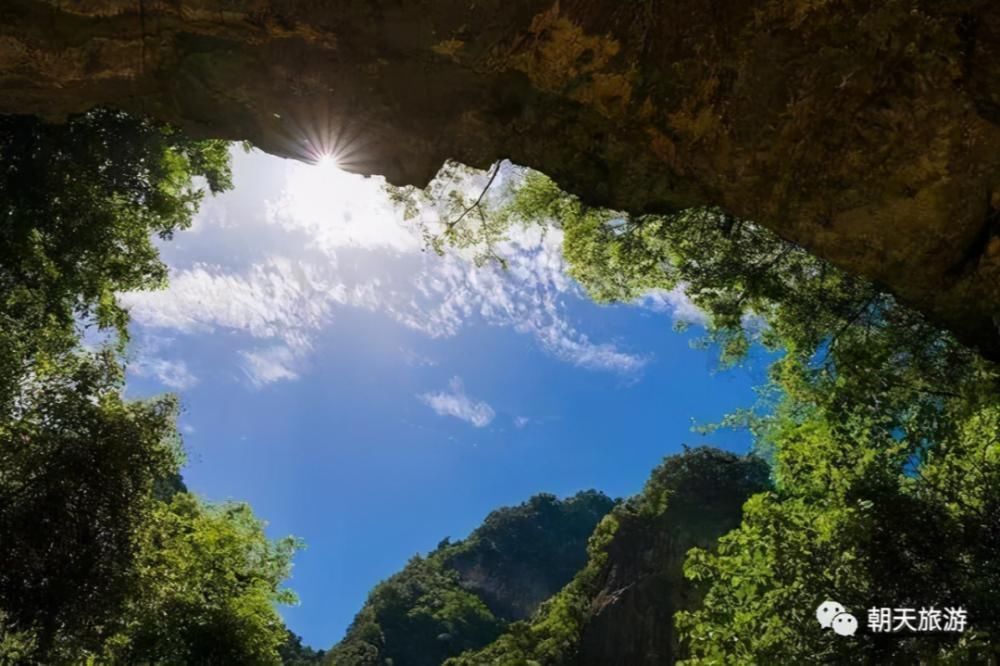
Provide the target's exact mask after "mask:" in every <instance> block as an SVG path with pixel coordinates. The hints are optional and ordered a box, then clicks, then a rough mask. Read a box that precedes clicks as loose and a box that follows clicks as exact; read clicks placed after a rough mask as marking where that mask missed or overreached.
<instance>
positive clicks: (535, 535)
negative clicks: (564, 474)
mask: <svg viewBox="0 0 1000 666" xmlns="http://www.w3.org/2000/svg"><path fill="white" fill-rule="evenodd" d="M613 506H614V501H613V500H611V499H609V498H608V497H607V496H606V495H604V494H603V493H599V492H596V491H592V490H591V491H585V492H581V493H578V494H576V495H574V496H572V497H569V498H566V499H564V500H559V499H557V498H556V497H555V496H554V495H548V494H540V495H536V496H534V497H532V498H531V499H530V500H528V501H527V502H525V503H523V504H521V505H519V506H515V507H507V508H503V509H498V510H496V511H493V512H492V513H490V515H489V516H487V517H486V519H485V520H484V521H483V524H482V525H481V526H480V527H478V528H476V529H475V530H474V531H473V532H472V533H471V534H470V535H469V536H468V538H466V539H463V540H461V541H457V542H454V543H452V542H450V541H449V540H448V539H445V540H444V541H442V542H441V544H440V545H439V546H438V547H437V548H436V549H435V550H434V551H433V552H431V553H429V554H428V555H427V556H426V557H421V556H415V557H414V558H413V559H411V560H410V562H409V563H408V564H407V565H406V567H404V568H403V570H402V571H400V572H399V573H397V574H395V575H394V576H392V577H390V578H389V579H387V580H385V581H383V582H382V583H379V584H378V585H377V586H376V587H375V588H374V589H373V590H372V592H371V594H370V596H369V598H368V601H367V602H366V603H365V605H364V607H363V608H362V609H361V611H359V613H358V615H357V617H355V619H354V622H353V623H352V624H351V627H350V628H349V629H348V631H347V635H346V636H345V638H344V639H343V640H342V641H341V642H340V643H339V644H338V645H336V646H335V647H334V648H333V649H332V650H330V652H329V653H328V655H327V657H326V663H330V664H336V665H338V666H361V665H366V664H372V665H374V664H385V663H392V664H394V666H409V665H414V666H424V665H426V666H437V665H438V664H440V663H441V662H443V661H444V660H445V659H446V658H448V657H450V656H456V655H458V654H461V653H462V652H464V651H466V650H471V649H477V648H480V647H483V646H484V645H487V644H488V643H489V642H491V641H492V640H493V639H495V638H496V637H497V636H499V635H500V633H501V632H502V631H503V629H504V628H505V627H506V626H507V625H508V624H509V623H510V622H511V621H514V620H520V619H523V618H526V617H529V616H530V615H531V613H533V612H534V610H535V609H536V608H537V607H538V605H539V604H540V603H541V602H542V601H544V600H545V599H547V598H549V597H550V596H551V595H553V594H555V593H556V592H557V591H559V589H560V588H562V586H563V585H565V584H566V583H567V582H569V581H570V579H571V578H572V577H573V576H574V575H575V574H576V573H577V572H578V571H579V570H580V569H581V568H582V567H583V566H584V564H585V563H586V560H587V550H586V548H587V539H588V538H589V537H590V535H591V533H592V532H593V531H594V528H595V527H596V525H597V524H598V522H599V521H600V520H601V519H602V518H603V517H604V516H605V515H606V514H607V513H608V511H610V510H611V509H612V507H613Z"/></svg>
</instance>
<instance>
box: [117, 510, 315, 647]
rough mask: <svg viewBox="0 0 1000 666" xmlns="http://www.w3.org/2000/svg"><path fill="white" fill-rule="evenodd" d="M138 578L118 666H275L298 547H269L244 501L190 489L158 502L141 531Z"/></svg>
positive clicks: (284, 542)
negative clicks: (205, 497) (218, 499)
mask: <svg viewBox="0 0 1000 666" xmlns="http://www.w3.org/2000/svg"><path fill="white" fill-rule="evenodd" d="M140 538H141V548H140V551H139V556H138V558H137V560H136V562H135V571H136V574H137V582H136V586H135V589H134V590H133V591H132V593H131V594H130V595H129V597H128V599H127V603H126V605H125V608H124V610H123V613H122V616H121V617H120V618H119V620H118V623H117V624H118V626H119V627H120V629H119V631H118V632H117V633H116V634H115V635H114V636H112V637H111V638H110V639H109V640H108V642H107V644H106V647H105V649H106V653H107V654H108V656H110V657H111V658H112V659H113V661H115V662H116V663H117V662H120V663H155V664H279V663H281V658H280V656H279V654H278V649H279V647H280V646H281V645H282V644H283V643H284V641H285V639H286V631H287V630H286V629H285V626H284V624H283V623H282V621H281V618H280V616H279V615H278V613H277V611H276V610H275V604H288V603H294V601H295V596H294V595H293V594H292V593H291V592H290V591H289V590H287V589H284V588H282V587H281V583H282V581H283V580H284V579H285V578H286V577H287V576H288V574H289V572H290V569H291V558H292V555H293V553H294V552H295V550H296V548H297V547H298V546H299V543H298V541H297V540H295V539H293V538H291V537H289V538H285V539H281V540H278V541H273V542H272V541H271V540H269V539H268V538H267V536H266V535H265V534H264V526H263V524H262V523H261V522H260V521H259V520H257V519H256V518H255V517H254V515H253V513H252V511H251V510H250V507H248V506H247V505H246V504H221V505H206V504H204V503H202V502H200V501H199V500H198V499H197V498H195V497H194V496H192V495H190V494H188V493H183V492H182V493H177V494H175V495H174V496H173V498H172V499H171V500H170V501H169V502H157V504H156V507H155V509H154V511H153V514H152V516H151V518H150V520H149V521H148V522H147V523H146V524H145V525H144V526H143V528H142V530H141V532H140Z"/></svg>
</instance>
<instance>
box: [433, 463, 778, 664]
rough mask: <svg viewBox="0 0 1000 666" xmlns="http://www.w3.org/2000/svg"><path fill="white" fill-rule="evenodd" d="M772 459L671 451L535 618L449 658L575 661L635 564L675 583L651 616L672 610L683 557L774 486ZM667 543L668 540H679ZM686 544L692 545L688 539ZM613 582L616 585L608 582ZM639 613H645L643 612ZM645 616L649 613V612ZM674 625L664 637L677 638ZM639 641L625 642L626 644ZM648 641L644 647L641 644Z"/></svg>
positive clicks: (637, 575) (661, 583) (658, 580)
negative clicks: (589, 629) (601, 608)
mask: <svg viewBox="0 0 1000 666" xmlns="http://www.w3.org/2000/svg"><path fill="white" fill-rule="evenodd" d="M768 474H769V470H768V467H767V465H766V464H765V463H764V462H763V461H761V460H759V459H757V458H753V457H747V458H743V457H739V456H736V455H734V454H731V453H727V452H723V451H719V450H717V449H711V448H707V447H699V448H696V449H687V450H685V451H684V453H681V454H678V455H674V456H669V457H668V458H666V459H665V460H664V462H663V463H662V464H661V465H660V466H659V467H657V468H656V469H655V470H654V471H653V474H652V475H651V477H650V479H649V481H648V482H647V483H646V486H645V488H644V489H643V491H642V492H641V493H640V494H639V495H637V496H636V497H633V498H631V499H629V500H628V501H626V502H625V503H623V504H619V505H618V506H617V507H615V509H614V510H612V512H611V513H609V514H608V515H607V516H606V517H605V518H604V519H603V520H602V521H601V522H600V524H599V525H598V526H597V528H596V529H595V530H594V533H593V534H592V535H591V537H590V540H589V543H588V546H587V554H588V560H587V563H586V565H585V566H584V567H583V568H582V569H581V570H580V571H579V573H577V575H576V576H575V577H574V578H573V580H572V581H571V582H570V583H569V584H568V585H567V586H566V587H565V588H563V589H562V590H561V591H560V592H559V593H558V594H556V595H555V596H554V597H552V598H551V599H550V600H548V601H546V602H545V603H544V604H542V605H541V607H540V608H539V609H538V611H537V613H536V614H535V616H534V617H533V618H532V619H531V620H530V622H518V623H515V624H513V625H511V626H510V627H509V628H508V630H507V631H506V632H505V633H504V635H503V636H501V637H500V638H499V639H498V640H497V641H496V642H494V643H493V644H492V645H490V646H488V647H487V648H485V649H483V650H481V651H479V652H470V653H466V654H463V655H461V656H460V657H458V658H455V659H451V660H449V661H448V662H446V663H447V664H448V665H449V666H478V665H481V664H495V665H497V666H515V665H523V664H546V665H549V664H551V665H558V664H572V663H575V659H576V657H577V655H578V651H579V649H580V639H581V636H582V633H583V631H584V628H585V627H586V625H587V623H588V621H590V619H591V615H592V609H593V606H594V603H595V599H596V598H598V596H600V595H601V593H602V590H603V591H604V593H605V594H615V593H616V592H615V591H616V590H617V591H618V592H620V590H618V588H617V587H616V586H615V585H614V584H612V583H610V582H609V581H612V580H614V581H615V582H624V581H620V580H618V579H616V578H615V577H616V576H618V575H621V572H622V571H623V570H627V571H628V572H629V574H628V576H629V580H628V581H627V582H628V584H629V586H632V585H640V584H642V585H649V584H650V582H651V581H655V584H656V586H657V589H670V588H672V589H673V590H674V592H673V593H671V594H668V595H665V596H661V597H660V598H659V600H658V601H657V603H658V605H659V606H660V608H652V607H650V608H644V609H643V612H644V616H645V617H646V618H648V617H654V616H655V615H657V614H663V615H665V616H666V617H668V618H669V617H670V615H671V614H672V613H673V611H674V604H675V603H677V600H678V599H680V598H681V596H682V595H681V594H680V593H679V592H678V591H677V590H678V588H681V587H683V586H684V582H683V580H682V577H681V560H680V559H679V558H677V557H676V555H675V553H676V552H680V553H683V552H684V551H685V550H686V549H687V547H690V546H691V545H704V544H706V543H711V542H713V541H714V540H715V539H716V538H717V537H718V535H719V534H721V533H724V532H725V531H727V530H728V529H730V528H732V527H734V526H735V525H737V524H738V523H739V519H740V507H741V505H742V504H743V502H744V501H745V500H746V499H747V498H748V497H750V496H751V495H753V494H754V493H756V492H760V491H762V490H765V489H767V488H768V486H769V480H768ZM675 542H676V543H677V544H678V545H676V546H671V548H672V550H669V551H665V550H662V545H660V544H665V543H666V544H673V543H675ZM684 544H686V545H684ZM608 585H610V586H611V587H612V588H614V589H611V590H608V589H605V586H608ZM636 621H639V620H638V619H636ZM643 621H645V620H643ZM670 636H671V632H670V629H669V625H667V626H665V627H664V628H663V631H662V633H661V634H660V640H661V641H663V642H666V643H668V644H669V643H671V642H672V641H671V638H670ZM630 648H631V649H635V648H636V646H621V649H622V650H623V651H625V650H627V649H630ZM640 649H641V647H640Z"/></svg>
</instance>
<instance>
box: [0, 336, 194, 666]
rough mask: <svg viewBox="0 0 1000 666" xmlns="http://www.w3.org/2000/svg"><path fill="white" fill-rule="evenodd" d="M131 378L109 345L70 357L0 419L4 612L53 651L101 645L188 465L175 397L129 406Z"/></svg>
mask: <svg viewBox="0 0 1000 666" xmlns="http://www.w3.org/2000/svg"><path fill="white" fill-rule="evenodd" d="M122 379H123V378H122V373H121V369H120V368H119V366H118V365H117V363H116V362H115V359H114V357H113V356H112V355H111V354H109V353H104V354H99V355H96V356H92V355H88V354H83V353H80V354H74V355H69V356H64V357H61V358H60V359H58V360H57V362H54V363H53V364H49V365H46V367H45V368H44V372H40V373H39V374H38V375H35V376H32V377H29V378H26V379H25V380H23V382H22V392H21V395H20V396H19V400H18V405H17V409H16V411H15V412H14V413H9V412H8V413H5V414H3V415H2V416H0V470H2V472H0V543H2V544H3V548H0V609H3V611H5V612H6V614H7V619H8V624H9V625H11V626H13V627H14V628H15V629H16V630H18V631H29V630H30V631H34V632H36V638H37V647H38V649H39V650H40V652H41V654H43V655H58V654H62V655H72V654H73V652H72V650H78V649H84V648H85V649H96V648H97V647H98V645H99V643H100V640H101V634H102V631H103V628H104V627H105V626H106V625H107V624H108V623H110V622H112V621H113V620H114V619H115V618H116V617H117V616H118V613H119V612H120V610H121V606H122V604H123V603H124V600H125V598H126V597H127V595H128V593H129V589H130V586H131V584H132V580H133V575H132V574H133V569H132V563H133V561H134V559H135V557H136V554H137V552H138V551H139V549H140V547H141V544H140V539H139V536H138V533H139V530H140V529H141V528H142V526H143V525H144V524H145V522H146V521H147V520H148V519H149V517H150V516H151V514H152V512H153V502H152V498H151V493H152V490H153V487H154V484H155V483H156V481H157V479H159V478H161V477H163V476H164V475H166V474H169V473H172V472H175V471H176V469H177V466H178V463H179V453H178V448H177V440H176V435H175V431H174V421H173V419H174V414H175V412H176V402H175V401H174V400H173V399H172V398H161V399H156V400H152V401H146V402H126V401H124V400H123V399H122V397H121V387H122Z"/></svg>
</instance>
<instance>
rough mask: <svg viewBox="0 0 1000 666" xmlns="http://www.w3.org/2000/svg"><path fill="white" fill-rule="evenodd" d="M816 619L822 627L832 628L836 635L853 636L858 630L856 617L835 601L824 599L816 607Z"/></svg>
mask: <svg viewBox="0 0 1000 666" xmlns="http://www.w3.org/2000/svg"><path fill="white" fill-rule="evenodd" d="M816 619H817V620H819V626H821V627H823V628H824V629H833V633H835V634H837V635H838V636H853V635H854V632H855V631H857V630H858V618H856V617H854V616H853V615H851V614H850V613H848V612H847V610H846V609H845V608H844V607H843V606H841V605H840V604H838V603H837V602H836V601H829V600H828V601H824V602H823V603H821V604H820V605H819V607H818V608H817V609H816Z"/></svg>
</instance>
